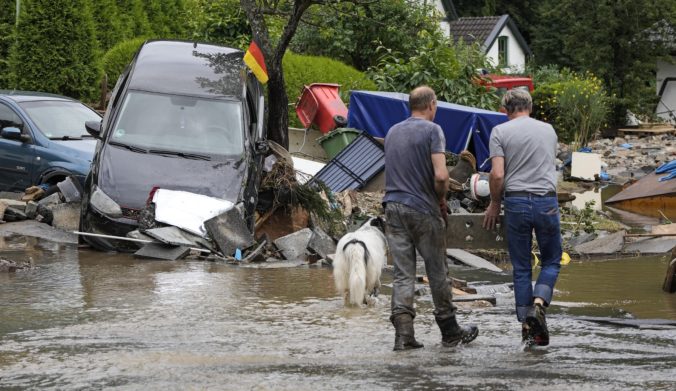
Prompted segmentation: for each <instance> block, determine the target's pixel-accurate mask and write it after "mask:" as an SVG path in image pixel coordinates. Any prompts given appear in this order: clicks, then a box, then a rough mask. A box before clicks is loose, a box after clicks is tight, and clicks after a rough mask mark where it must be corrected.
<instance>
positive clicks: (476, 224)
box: [446, 213, 507, 250]
mask: <svg viewBox="0 0 676 391" xmlns="http://www.w3.org/2000/svg"><path fill="white" fill-rule="evenodd" d="M483 221H484V214H483V213H471V214H463V215H460V214H458V215H450V216H448V227H446V247H447V248H460V249H485V250H486V249H506V248H507V242H506V240H505V230H504V228H503V225H502V224H499V225H498V226H497V227H496V228H494V229H492V230H490V231H489V230H486V229H484V228H483V227H482V226H481V225H482V224H483ZM500 221H501V222H502V221H504V215H501V216H500Z"/></svg>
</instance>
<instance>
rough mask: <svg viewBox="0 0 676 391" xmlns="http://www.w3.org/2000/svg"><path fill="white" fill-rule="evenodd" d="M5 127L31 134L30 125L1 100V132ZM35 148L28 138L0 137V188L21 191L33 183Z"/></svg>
mask: <svg viewBox="0 0 676 391" xmlns="http://www.w3.org/2000/svg"><path fill="white" fill-rule="evenodd" d="M5 128H18V129H19V130H21V132H22V133H23V134H26V135H29V136H30V132H29V129H28V126H27V125H26V124H25V123H24V121H23V120H22V119H21V117H20V116H19V114H18V113H17V112H16V111H15V110H14V109H13V108H12V107H10V106H9V105H7V104H5V103H3V102H0V132H2V130H3V129H5ZM34 158H35V148H34V146H33V143H32V141H30V138H29V139H28V140H24V141H21V140H13V139H9V138H6V137H0V190H5V191H21V190H24V189H26V188H27V187H29V186H31V185H33V183H31V182H32V177H33V175H32V174H33V159H34Z"/></svg>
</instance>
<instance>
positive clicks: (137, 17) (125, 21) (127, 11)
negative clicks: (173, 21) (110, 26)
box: [117, 0, 152, 39]
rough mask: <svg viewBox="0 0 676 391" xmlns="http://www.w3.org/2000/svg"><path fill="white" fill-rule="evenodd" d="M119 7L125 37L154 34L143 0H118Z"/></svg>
mask: <svg viewBox="0 0 676 391" xmlns="http://www.w3.org/2000/svg"><path fill="white" fill-rule="evenodd" d="M117 8H118V9H119V10H120V23H121V25H122V37H123V38H124V39H130V38H134V37H141V36H148V35H151V34H152V27H151V26H150V21H149V20H148V15H147V14H146V11H145V9H144V6H143V0H117Z"/></svg>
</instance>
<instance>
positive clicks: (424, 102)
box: [408, 86, 437, 112]
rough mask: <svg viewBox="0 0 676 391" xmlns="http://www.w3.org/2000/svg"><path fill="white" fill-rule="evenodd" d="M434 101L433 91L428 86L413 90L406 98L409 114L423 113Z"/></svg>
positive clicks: (435, 98)
mask: <svg viewBox="0 0 676 391" xmlns="http://www.w3.org/2000/svg"><path fill="white" fill-rule="evenodd" d="M436 100H437V96H436V94H435V93H434V90H433V89H431V88H430V87H428V86H420V87H417V88H415V89H413V91H411V94H410V95H409V96H408V108H409V109H410V110H411V112H413V111H423V110H425V109H427V108H428V107H429V106H430V105H431V104H433V103H434V102H436Z"/></svg>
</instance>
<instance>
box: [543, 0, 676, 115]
mask: <svg viewBox="0 0 676 391" xmlns="http://www.w3.org/2000/svg"><path fill="white" fill-rule="evenodd" d="M537 15H538V17H537V19H536V20H537V23H536V25H535V27H534V35H533V37H534V38H533V43H532V47H533V50H534V52H535V60H536V61H537V62H538V63H539V64H558V65H559V66H564V67H569V68H571V69H573V70H575V71H579V72H584V71H592V72H593V73H595V74H597V75H600V76H601V77H602V78H603V83H604V85H605V87H606V89H607V90H608V91H609V92H610V93H611V94H614V95H615V96H617V98H618V99H619V101H618V105H620V106H625V105H626V106H628V107H629V108H630V109H631V110H632V111H633V112H635V113H641V114H646V113H652V112H653V111H654V108H655V101H654V100H653V99H652V97H653V96H654V95H655V86H654V82H655V67H656V61H657V59H658V58H659V57H660V56H664V55H667V54H669V51H668V50H666V48H665V47H664V44H667V43H668V42H659V41H658V40H655V39H653V37H651V33H650V30H651V29H653V28H654V26H655V23H656V22H658V21H661V20H666V21H672V23H673V21H674V20H676V2H674V1H668V2H655V1H653V0H619V1H600V2H599V1H595V2H590V1H586V0H543V1H541V2H540V3H539V5H538V6H537ZM646 98H648V99H646ZM613 111H619V110H613ZM618 114H619V115H618V117H616V118H613V120H614V121H613V122H620V121H623V120H624V114H625V113H618Z"/></svg>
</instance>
